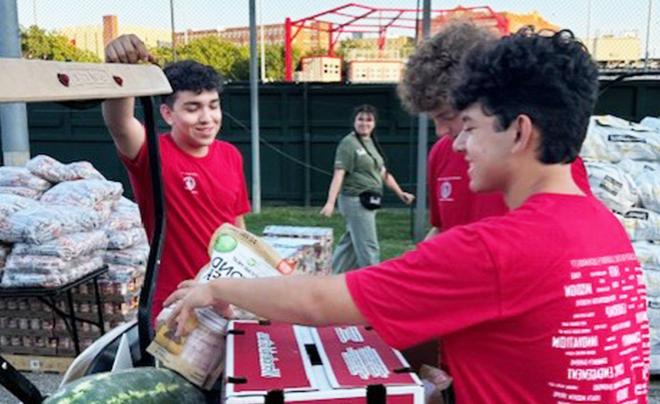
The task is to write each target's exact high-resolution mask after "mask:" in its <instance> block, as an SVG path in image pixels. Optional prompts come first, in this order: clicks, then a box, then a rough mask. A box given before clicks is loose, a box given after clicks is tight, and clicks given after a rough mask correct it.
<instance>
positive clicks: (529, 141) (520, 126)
mask: <svg viewBox="0 0 660 404" xmlns="http://www.w3.org/2000/svg"><path fill="white" fill-rule="evenodd" d="M511 128H512V129H515V131H516V133H515V138H514V139H515V140H514V142H513V148H512V149H511V151H512V152H513V153H520V152H524V151H526V150H529V149H533V150H536V137H537V133H536V131H535V130H534V125H532V120H531V119H530V118H529V116H527V115H518V117H517V118H516V119H515V120H514V121H513V125H512V126H511Z"/></svg>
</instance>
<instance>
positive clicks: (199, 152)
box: [172, 133, 209, 157]
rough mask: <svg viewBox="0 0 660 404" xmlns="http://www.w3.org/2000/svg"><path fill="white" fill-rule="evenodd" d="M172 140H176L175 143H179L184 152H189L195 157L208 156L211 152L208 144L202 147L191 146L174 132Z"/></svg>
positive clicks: (178, 145)
mask: <svg viewBox="0 0 660 404" xmlns="http://www.w3.org/2000/svg"><path fill="white" fill-rule="evenodd" d="M172 140H174V143H175V144H176V145H177V147H179V149H181V150H183V152H184V153H186V154H189V155H191V156H193V157H206V155H207V154H208V153H209V147H208V146H201V147H193V146H190V145H189V144H187V143H186V142H184V141H183V140H181V139H179V137H178V136H175V135H174V133H172Z"/></svg>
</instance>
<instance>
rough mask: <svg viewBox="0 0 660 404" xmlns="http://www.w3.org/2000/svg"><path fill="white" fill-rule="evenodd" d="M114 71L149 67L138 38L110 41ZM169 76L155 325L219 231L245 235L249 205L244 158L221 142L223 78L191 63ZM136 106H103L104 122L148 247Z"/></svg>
mask: <svg viewBox="0 0 660 404" xmlns="http://www.w3.org/2000/svg"><path fill="white" fill-rule="evenodd" d="M105 59H106V62H109V63H138V62H139V61H148V60H151V59H152V58H151V56H150V55H149V54H148V52H147V49H146V47H145V45H144V43H143V42H142V41H141V40H140V39H139V38H137V37H136V36H135V35H124V36H120V37H118V38H117V39H115V40H113V41H112V42H110V43H109V44H108V46H107V47H106V49H105ZM164 73H165V75H166V76H167V79H168V80H169V82H170V85H171V86H172V90H173V93H172V94H169V95H167V96H164V97H163V100H162V101H163V102H162V104H161V106H160V113H161V115H162V117H163V119H164V120H165V122H167V124H168V125H170V126H171V130H170V132H169V133H165V134H163V135H161V136H159V147H160V155H161V175H162V180H163V194H164V197H165V217H166V220H167V229H166V231H165V240H164V244H163V253H162V257H161V264H160V269H159V273H158V279H157V282H156V290H155V294H154V300H153V304H152V308H151V317H152V321H153V320H154V319H155V317H156V316H157V315H158V313H159V312H160V310H161V309H162V308H163V301H164V300H165V298H166V297H167V296H168V295H169V294H170V293H172V292H173V291H174V290H175V289H176V287H177V285H178V284H179V283H181V282H182V281H184V280H186V279H193V278H194V277H195V275H197V272H199V270H200V268H201V267H203V266H204V265H205V264H206V263H207V262H208V260H209V258H208V252H207V246H208V244H209V241H210V239H211V235H212V234H213V232H214V231H215V229H217V228H218V227H219V226H220V225H221V224H223V223H232V224H235V225H237V226H239V227H242V228H245V222H244V219H243V216H244V215H245V214H246V213H247V212H249V210H250V204H249V202H248V197H247V187H246V184H245V177H244V175H243V158H242V156H241V153H240V152H239V151H238V149H237V148H236V147H234V146H233V145H231V144H230V143H228V142H224V141H220V140H216V135H217V134H218V132H219V130H220V124H221V123H222V109H221V106H220V89H221V83H220V77H219V76H218V74H217V73H216V72H215V71H214V70H213V69H212V68H211V67H209V66H205V65H202V64H200V63H197V62H194V61H191V60H187V61H181V62H177V63H173V64H171V65H168V66H166V67H165V69H164ZM134 105H135V99H134V98H124V99H117V100H108V101H105V102H104V103H103V118H104V120H105V123H106V125H107V127H108V129H109V131H110V134H111V135H112V139H113V140H114V143H115V146H116V147H117V151H118V152H119V157H120V159H121V161H122V162H123V163H124V166H125V167H126V170H127V171H128V177H129V179H130V181H131V186H132V187H133V193H134V195H135V199H136V201H137V203H138V205H139V207H140V213H141V216H142V221H143V222H144V225H145V228H146V230H147V234H148V236H149V239H150V240H151V239H152V236H153V231H154V215H153V210H154V200H153V192H152V190H151V181H150V170H149V155H148V151H147V144H146V137H145V131H144V128H143V127H142V124H141V123H140V121H138V120H137V119H136V118H135V116H134Z"/></svg>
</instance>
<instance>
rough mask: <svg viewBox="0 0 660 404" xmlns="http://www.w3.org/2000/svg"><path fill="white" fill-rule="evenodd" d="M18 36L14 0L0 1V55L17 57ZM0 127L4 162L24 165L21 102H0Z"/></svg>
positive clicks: (27, 155)
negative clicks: (0, 103)
mask: <svg viewBox="0 0 660 404" xmlns="http://www.w3.org/2000/svg"><path fill="white" fill-rule="evenodd" d="M20 38H21V33H20V30H19V28H18V10H17V6H16V1H0V57H6V58H21V56H22V55H21V39H20ZM0 130H1V131H2V160H3V163H4V165H7V166H22V165H24V164H25V163H26V162H27V161H28V160H29V159H30V141H29V137H28V124H27V109H26V107H25V103H7V104H2V105H0Z"/></svg>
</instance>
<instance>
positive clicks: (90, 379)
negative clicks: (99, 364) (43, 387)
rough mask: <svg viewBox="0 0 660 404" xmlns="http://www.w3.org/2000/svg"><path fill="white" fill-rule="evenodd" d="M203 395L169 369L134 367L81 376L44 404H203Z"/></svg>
mask: <svg viewBox="0 0 660 404" xmlns="http://www.w3.org/2000/svg"><path fill="white" fill-rule="evenodd" d="M203 402H205V398H204V394H203V393H202V392H201V391H200V390H199V389H198V388H197V387H195V386H194V385H193V384H191V383H190V382H188V381H187V380H186V379H184V378H183V377H181V376H179V375H178V374H176V373H174V372H173V371H171V370H168V369H157V368H135V369H124V370H120V371H117V372H105V373H98V374H95V375H91V376H87V377H83V378H82V379H79V380H76V381H74V382H72V383H69V384H67V385H65V386H64V387H62V388H61V389H60V390H58V391H57V392H55V393H54V394H53V395H52V396H50V397H48V398H47V399H46V400H45V401H44V403H46V404H93V403H98V404H111V403H112V404H119V403H154V404H156V403H158V404H161V403H175V404H184V403H196V404H197V403H203Z"/></svg>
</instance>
